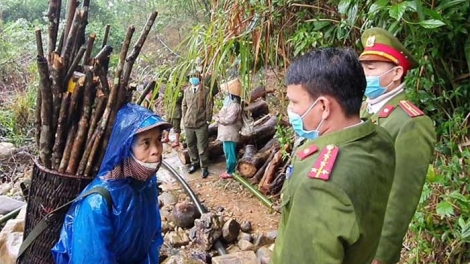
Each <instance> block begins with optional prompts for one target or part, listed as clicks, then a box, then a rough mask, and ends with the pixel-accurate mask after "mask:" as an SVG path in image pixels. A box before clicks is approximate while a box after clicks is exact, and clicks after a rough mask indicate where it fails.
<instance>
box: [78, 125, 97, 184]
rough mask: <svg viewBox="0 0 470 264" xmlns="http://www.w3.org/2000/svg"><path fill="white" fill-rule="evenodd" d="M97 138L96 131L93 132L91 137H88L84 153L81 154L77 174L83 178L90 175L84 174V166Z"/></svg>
mask: <svg viewBox="0 0 470 264" xmlns="http://www.w3.org/2000/svg"><path fill="white" fill-rule="evenodd" d="M97 136H98V130H95V132H94V133H93V135H92V136H91V137H89V140H88V142H87V144H86V147H85V152H84V153H83V156H82V159H81V160H80V164H79V165H78V169H77V174H78V175H83V176H85V177H90V176H91V175H89V174H86V173H85V169H86V165H87V162H88V158H89V157H90V154H91V151H92V149H93V144H94V142H95V140H96V137H97Z"/></svg>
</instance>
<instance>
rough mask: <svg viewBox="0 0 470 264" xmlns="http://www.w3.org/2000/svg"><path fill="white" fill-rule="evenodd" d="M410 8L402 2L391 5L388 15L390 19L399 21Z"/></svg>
mask: <svg viewBox="0 0 470 264" xmlns="http://www.w3.org/2000/svg"><path fill="white" fill-rule="evenodd" d="M410 7H411V5H410V3H409V2H402V3H399V4H396V5H393V6H392V7H391V8H390V10H389V14H390V16H391V17H393V18H395V19H396V20H400V19H401V18H402V17H403V14H405V12H406V10H408V9H409V8H410Z"/></svg>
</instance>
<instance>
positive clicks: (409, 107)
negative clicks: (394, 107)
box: [399, 100, 424, 117]
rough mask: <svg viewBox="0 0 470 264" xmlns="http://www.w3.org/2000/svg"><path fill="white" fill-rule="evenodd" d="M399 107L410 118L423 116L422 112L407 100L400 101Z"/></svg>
mask: <svg viewBox="0 0 470 264" xmlns="http://www.w3.org/2000/svg"><path fill="white" fill-rule="evenodd" d="M399 105H400V107H401V108H402V109H403V111H405V113H407V114H408V115H409V116H410V117H417V116H422V115H424V113H423V111H421V110H420V109H419V108H418V107H417V106H416V105H414V104H413V103H411V102H410V101H407V100H402V101H400V103H399Z"/></svg>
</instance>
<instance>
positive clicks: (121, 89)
mask: <svg viewBox="0 0 470 264" xmlns="http://www.w3.org/2000/svg"><path fill="white" fill-rule="evenodd" d="M134 32H135V27H134V26H130V27H128V28H127V34H126V38H125V39H124V44H123V45H122V48H121V53H120V55H119V64H118V69H117V71H116V73H119V83H118V85H117V86H116V87H117V89H118V91H117V98H116V102H117V103H116V105H115V106H114V107H113V109H114V111H115V112H117V109H119V108H120V107H121V103H120V102H122V101H123V100H124V98H125V96H126V87H125V86H123V85H122V84H123V83H124V75H123V72H124V69H125V67H126V66H125V63H126V56H127V51H128V50H129V46H130V44H131V39H132V35H133V34H134ZM116 77H117V76H116Z"/></svg>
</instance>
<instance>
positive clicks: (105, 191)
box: [18, 186, 113, 259]
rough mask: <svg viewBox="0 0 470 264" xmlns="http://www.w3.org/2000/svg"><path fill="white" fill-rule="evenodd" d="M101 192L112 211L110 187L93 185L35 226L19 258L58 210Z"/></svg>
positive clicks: (50, 222) (21, 247) (54, 217)
mask: <svg viewBox="0 0 470 264" xmlns="http://www.w3.org/2000/svg"><path fill="white" fill-rule="evenodd" d="M95 193H97V194H100V195H101V196H103V198H104V199H105V200H106V203H107V204H108V208H109V210H110V211H111V210H112V209H113V199H112V197H111V194H110V193H109V191H108V189H106V188H104V187H100V186H96V187H93V188H92V189H90V190H89V191H87V192H85V193H83V194H82V195H80V196H78V197H77V198H75V199H73V200H71V201H69V202H67V203H65V204H63V205H62V206H60V207H58V208H57V209H55V210H53V211H52V212H50V213H48V214H47V215H46V216H45V217H44V218H43V219H42V220H41V221H40V222H39V223H38V224H37V225H36V226H35V227H34V228H33V230H31V232H30V233H29V234H28V236H27V237H26V238H25V240H24V241H23V243H22V244H21V246H20V250H19V253H18V259H19V258H20V257H21V256H22V255H23V254H24V252H25V251H26V249H28V248H29V247H30V246H31V244H32V243H33V242H34V240H36V238H37V237H38V236H39V235H41V234H42V232H44V230H46V229H47V228H48V227H49V226H50V225H51V224H52V223H53V221H54V220H56V218H57V214H56V213H57V212H60V211H61V210H63V209H64V208H67V206H69V205H70V204H72V203H74V202H76V201H80V200H82V199H84V198H85V197H87V196H90V195H91V194H95Z"/></svg>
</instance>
